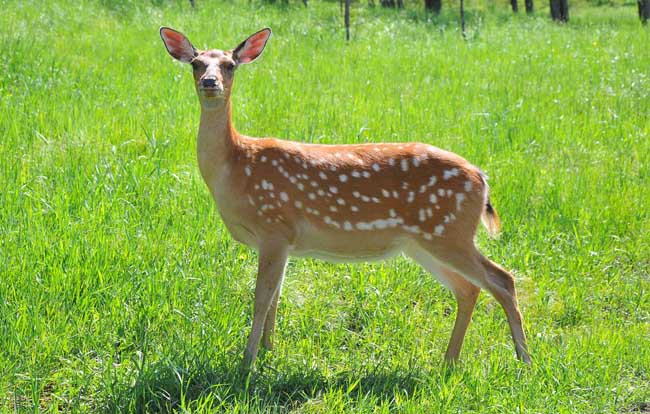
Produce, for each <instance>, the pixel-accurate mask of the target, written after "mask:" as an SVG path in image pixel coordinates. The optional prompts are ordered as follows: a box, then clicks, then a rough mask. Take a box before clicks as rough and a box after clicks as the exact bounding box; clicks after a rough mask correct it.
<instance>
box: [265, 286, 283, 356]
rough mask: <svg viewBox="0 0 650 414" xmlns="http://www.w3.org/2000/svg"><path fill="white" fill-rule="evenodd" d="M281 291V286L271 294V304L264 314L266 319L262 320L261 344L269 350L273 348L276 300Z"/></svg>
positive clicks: (276, 309)
mask: <svg viewBox="0 0 650 414" xmlns="http://www.w3.org/2000/svg"><path fill="white" fill-rule="evenodd" d="M281 292H282V286H280V287H279V288H278V291H277V292H276V293H275V296H273V300H272V301H271V306H269V311H268V312H267V314H266V320H265V321H264V332H263V333H262V345H263V346H264V348H266V349H268V350H269V351H271V350H273V334H274V333H275V317H276V314H277V313H278V300H279V299H280V293H281Z"/></svg>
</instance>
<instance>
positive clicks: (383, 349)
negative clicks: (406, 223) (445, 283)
mask: <svg viewBox="0 0 650 414" xmlns="http://www.w3.org/2000/svg"><path fill="white" fill-rule="evenodd" d="M197 3H198V4H199V7H198V8H197V9H196V10H191V9H190V8H189V3H188V2H185V1H178V2H156V1H153V2H130V1H123V2H117V1H82V2H78V1H72V0H59V1H53V2H44V4H42V3H41V2H32V1H5V2H3V3H2V9H3V12H2V13H1V14H0V23H1V24H2V27H3V28H4V30H3V31H2V33H1V34H0V51H2V53H0V136H2V140H0V207H1V208H0V299H1V300H0V407H1V408H2V410H3V411H4V412H12V411H14V410H17V411H34V412H35V411H39V410H40V411H44V412H56V411H71V412H118V411H127V412H159V411H171V410H176V411H178V412H189V411H192V412H215V411H216V412H241V413H251V412H270V411H277V412H310V413H311V412H314V413H316V412H355V413H356V412H386V413H387V412H395V411H397V412H412V413H421V412H495V413H497V412H508V413H510V412H545V413H565V412H566V413H575V412H585V413H586V412H611V413H619V412H634V410H638V411H641V410H643V409H647V407H648V403H650V385H649V384H650V380H649V378H650V370H649V368H648V367H650V351H649V350H650V347H648V342H649V340H650V328H649V327H650V324H649V322H650V302H649V299H648V290H649V289H650V281H649V274H650V242H649V238H648V234H649V233H650V209H649V208H648V206H649V205H650V195H649V191H648V189H649V188H650V169H649V165H650V155H648V154H650V144H649V138H650V123H649V121H648V114H650V92H649V91H650V54H648V53H647V46H648V44H650V31H648V30H647V28H643V27H642V26H641V25H640V24H638V21H637V20H636V16H635V13H634V10H633V8H631V7H629V6H628V7H621V8H617V9H607V10H608V11H607V13H604V12H603V11H602V9H589V8H583V9H580V10H579V11H578V12H576V13H575V14H572V22H571V23H570V24H569V25H565V26H559V25H556V24H553V23H552V22H550V21H549V19H548V18H547V16H546V15H541V14H540V15H539V16H533V17H528V16H523V15H521V16H513V15H511V14H510V13H506V12H503V13H501V12H499V11H498V10H496V11H495V10H492V11H490V10H488V11H483V10H481V9H476V10H474V11H472V10H470V12H471V13H470V15H469V19H470V20H469V23H470V26H469V27H470V33H469V40H468V41H463V40H462V38H461V36H460V35H459V33H458V28H457V23H456V21H455V19H456V17H455V14H454V12H453V11H452V10H447V11H445V12H444V13H443V14H442V16H440V17H436V18H432V17H431V16H427V15H425V14H420V13H417V12H413V11H405V12H401V13H395V12H393V11H386V10H380V9H368V8H367V7H365V6H364V5H358V6H357V7H356V8H355V9H354V10H353V13H354V14H353V39H352V41H351V42H349V43H346V42H345V41H344V35H343V29H342V27H341V24H340V23H341V22H340V16H339V14H338V13H339V11H338V8H337V5H336V4H334V3H318V2H312V4H311V5H310V7H309V8H306V9H305V8H303V7H302V5H301V3H295V4H294V3H291V4H288V5H282V4H278V5H273V4H266V3H260V2H257V1H252V2H249V1H232V2H218V1H215V2H212V1H207V0H206V1H198V2H197ZM612 16H614V17H612ZM163 24H164V25H169V26H172V27H175V28H177V29H179V30H181V31H183V32H185V33H186V34H187V35H188V36H189V37H190V38H191V39H192V41H193V42H194V44H195V45H196V46H197V47H206V46H210V47H217V48H229V47H233V46H235V45H236V44H237V43H238V42H239V41H241V40H243V39H244V38H245V37H246V36H247V35H248V34H250V33H253V32H254V31H256V30H258V29H259V28H261V27H264V26H270V27H272V28H273V30H274V36H273V37H272V39H271V41H270V43H269V45H268V47H267V50H266V51H265V53H264V55H263V56H262V58H261V59H260V60H259V61H257V62H256V63H255V64H252V65H247V66H246V67H245V68H242V69H241V70H239V71H238V72H239V73H238V74H237V81H236V83H237V84H236V89H235V93H234V108H235V109H234V117H235V124H236V126H237V127H238V128H239V130H241V131H242V132H244V133H246V134H249V135H253V136H278V137H284V138H287V139H292V140H300V141H305V142H324V143H353V142H366V141H410V140H419V141H424V142H428V143H431V144H434V145H436V146H439V147H442V148H446V149H449V150H453V151H456V152H458V153H460V154H462V155H463V156H464V157H466V158H468V159H470V160H471V161H472V162H474V163H475V164H477V165H480V166H481V167H482V168H483V169H484V170H485V171H486V172H487V173H488V174H489V175H490V176H491V186H492V191H493V199H494V202H495V204H496V206H497V208H498V209H499V212H500V214H501V216H502V218H503V221H504V226H505V227H504V234H503V237H502V239H501V240H499V241H489V240H487V239H486V238H485V237H484V236H483V235H482V234H481V235H480V236H479V243H480V245H481V246H482V249H483V250H484V251H485V252H486V253H487V254H488V255H489V256H490V257H492V258H493V259H494V260H496V261H497V262H499V263H502V264H504V266H506V267H508V268H509V269H513V271H514V273H515V275H516V276H517V279H518V287H519V290H520V305H521V307H522V312H523V314H524V317H525V321H526V323H527V326H526V328H527V332H528V335H529V341H530V347H531V354H532V356H533V358H534V364H533V366H532V368H526V367H523V366H521V365H520V364H519V363H517V362H516V360H515V358H514V356H513V348H512V346H511V344H510V339H509V334H508V330H507V324H506V322H505V320H504V316H503V312H502V311H501V310H500V309H499V307H498V305H497V304H496V303H495V301H494V300H493V299H492V298H491V297H489V296H488V295H482V296H481V298H480V299H479V304H478V307H477V310H476V313H475V315H474V323H473V324H472V326H471V327H470V330H469V333H468V337H467V340H466V344H465V346H464V349H463V353H462V355H461V358H462V364H461V366H460V367H458V368H457V369H455V370H453V371H447V370H444V369H443V368H442V366H441V364H440V362H441V360H442V355H443V352H444V348H445V345H446V341H447V340H448V337H449V334H450V332H451V327H452V324H453V316H454V313H455V304H454V300H453V297H452V295H451V294H450V293H449V292H447V291H445V290H444V289H443V288H442V287H441V286H440V285H439V284H437V283H436V282H435V281H434V280H433V279H432V278H431V277H429V276H428V275H427V274H425V272H424V271H423V270H421V269H420V268H418V267H417V266H416V265H414V264H413V263H411V262H409V261H407V260H405V259H402V258H398V259H395V260H392V261H389V262H386V263H383V264H361V265H331V264H326V263H322V262H319V261H312V260H294V261H292V262H291V264H290V266H289V268H288V271H287V278H286V282H285V287H284V290H283V297H282V299H281V304H280V310H279V321H278V324H279V326H278V334H277V337H276V345H277V349H276V351H274V352H273V353H267V354H266V355H263V357H262V359H261V360H260V361H259V363H258V373H257V374H256V375H255V376H254V377H253V378H252V379H251V382H250V383H248V384H241V383H240V382H239V379H238V374H237V364H238V362H239V358H240V353H241V352H242V350H243V346H244V342H245V338H246V335H247V334H248V329H249V326H250V322H251V316H250V315H251V306H252V290H253V286H254V275H255V262H256V260H255V254H254V252H253V251H251V250H249V249H248V248H246V247H243V246H241V245H238V244H236V243H235V242H233V241H232V240H231V239H230V237H229V236H228V234H227V232H226V230H225V228H224V227H223V225H222V223H221V222H220V220H219V219H218V217H217V215H216V214H215V209H214V206H213V202H212V201H211V199H210V196H209V194H208V191H207V190H206V188H205V186H204V184H203V183H202V182H201V179H200V176H199V174H198V170H197V166H196V162H195V152H194V145H195V135H196V129H197V125H198V103H197V99H196V97H195V96H194V92H193V89H192V86H191V77H190V73H189V69H188V68H187V67H183V66H182V65H180V64H177V63H175V62H173V61H172V59H171V58H170V57H169V56H168V55H167V53H166V52H165V50H164V47H163V45H162V43H161V41H160V39H159V37H158V30H157V29H158V27H159V26H160V25H163ZM644 407H645V408H644Z"/></svg>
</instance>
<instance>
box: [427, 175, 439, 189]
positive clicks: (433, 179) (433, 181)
mask: <svg viewBox="0 0 650 414" xmlns="http://www.w3.org/2000/svg"><path fill="white" fill-rule="evenodd" d="M436 182H438V177H436V176H435V175H432V176H431V177H429V182H428V183H427V185H428V186H429V187H433V186H434V185H436Z"/></svg>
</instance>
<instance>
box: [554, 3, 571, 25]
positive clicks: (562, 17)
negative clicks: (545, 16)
mask: <svg viewBox="0 0 650 414" xmlns="http://www.w3.org/2000/svg"><path fill="white" fill-rule="evenodd" d="M551 17H552V18H553V20H557V21H559V22H562V23H566V22H568V21H569V0H551Z"/></svg>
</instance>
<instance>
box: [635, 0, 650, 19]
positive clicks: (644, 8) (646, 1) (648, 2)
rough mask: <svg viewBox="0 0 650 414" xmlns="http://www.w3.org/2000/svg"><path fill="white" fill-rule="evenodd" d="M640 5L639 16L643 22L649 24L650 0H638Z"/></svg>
mask: <svg viewBox="0 0 650 414" xmlns="http://www.w3.org/2000/svg"><path fill="white" fill-rule="evenodd" d="M637 3H638V5H639V18H640V19H641V23H643V24H647V23H648V20H650V0H637Z"/></svg>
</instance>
